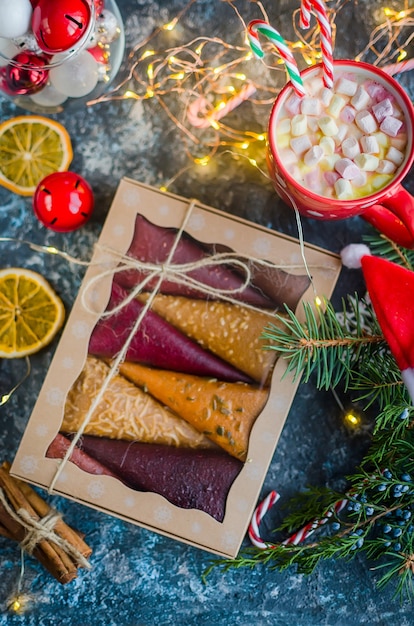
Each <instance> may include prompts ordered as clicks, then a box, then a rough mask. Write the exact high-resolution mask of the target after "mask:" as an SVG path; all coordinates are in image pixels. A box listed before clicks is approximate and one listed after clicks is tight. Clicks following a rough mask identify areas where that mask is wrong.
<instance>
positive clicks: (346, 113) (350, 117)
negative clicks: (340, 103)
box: [339, 104, 356, 124]
mask: <svg viewBox="0 0 414 626" xmlns="http://www.w3.org/2000/svg"><path fill="white" fill-rule="evenodd" d="M355 115H356V110H355V109H354V107H351V106H349V104H347V105H346V106H344V108H343V109H342V111H341V112H340V114H339V117H340V119H341V121H342V122H345V123H346V124H351V123H352V122H353V121H354V119H355Z"/></svg>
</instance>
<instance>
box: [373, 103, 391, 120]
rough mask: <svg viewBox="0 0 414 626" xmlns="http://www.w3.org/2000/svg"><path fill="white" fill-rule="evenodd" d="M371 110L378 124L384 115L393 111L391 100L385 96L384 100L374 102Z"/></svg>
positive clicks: (386, 115)
mask: <svg viewBox="0 0 414 626" xmlns="http://www.w3.org/2000/svg"><path fill="white" fill-rule="evenodd" d="M372 112H373V114H374V115H375V118H376V120H377V122H378V124H380V123H381V122H382V120H383V119H384V118H385V117H388V116H389V115H392V114H393V113H394V107H393V106H392V102H391V100H390V99H389V98H385V100H381V102H378V103H377V104H374V106H373V107H372Z"/></svg>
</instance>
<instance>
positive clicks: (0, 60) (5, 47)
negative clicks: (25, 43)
mask: <svg viewBox="0 0 414 626" xmlns="http://www.w3.org/2000/svg"><path fill="white" fill-rule="evenodd" d="M18 52H19V48H18V47H17V46H15V45H14V43H13V42H12V41H10V40H9V39H2V38H0V67H4V66H5V65H8V63H9V60H10V59H12V58H13V57H14V56H16V54H17V53H18Z"/></svg>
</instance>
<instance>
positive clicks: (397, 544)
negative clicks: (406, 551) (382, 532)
mask: <svg viewBox="0 0 414 626" xmlns="http://www.w3.org/2000/svg"><path fill="white" fill-rule="evenodd" d="M393 550H395V552H399V551H400V550H401V544H400V543H398V542H397V543H394V546H393Z"/></svg>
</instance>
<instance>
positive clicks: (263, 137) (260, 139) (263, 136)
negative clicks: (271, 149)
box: [256, 135, 266, 141]
mask: <svg viewBox="0 0 414 626" xmlns="http://www.w3.org/2000/svg"><path fill="white" fill-rule="evenodd" d="M256 139H257V141H265V139H266V135H257V136H256Z"/></svg>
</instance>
